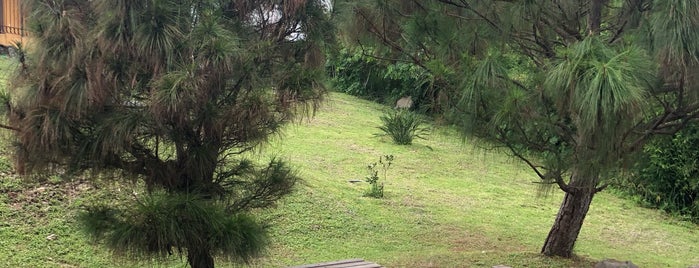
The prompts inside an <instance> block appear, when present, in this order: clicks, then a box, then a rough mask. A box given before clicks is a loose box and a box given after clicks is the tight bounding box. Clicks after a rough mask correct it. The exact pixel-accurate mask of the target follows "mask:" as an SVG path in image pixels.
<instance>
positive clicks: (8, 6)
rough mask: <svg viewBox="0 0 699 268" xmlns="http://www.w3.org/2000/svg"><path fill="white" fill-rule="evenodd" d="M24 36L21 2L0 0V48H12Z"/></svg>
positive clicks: (19, 0) (20, 0)
mask: <svg viewBox="0 0 699 268" xmlns="http://www.w3.org/2000/svg"><path fill="white" fill-rule="evenodd" d="M26 35H27V33H26V31H25V30H24V15H23V12H22V0H0V46H5V47H11V46H14V44H15V42H18V41H21V40H22V38H23V37H25V36H26Z"/></svg>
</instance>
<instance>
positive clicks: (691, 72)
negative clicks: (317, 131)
mask: <svg viewBox="0 0 699 268" xmlns="http://www.w3.org/2000/svg"><path fill="white" fill-rule="evenodd" d="M347 4H348V5H350V7H351V8H350V9H349V10H351V11H352V12H351V13H350V14H349V16H348V17H351V18H354V20H353V21H352V22H351V23H347V24H348V25H350V26H349V27H347V28H346V31H345V33H346V36H349V37H351V38H348V40H351V42H350V43H354V45H360V47H363V46H376V47H378V48H380V49H375V50H374V51H381V50H383V53H381V54H373V55H374V56H377V57H378V58H382V59H386V58H388V59H391V60H393V61H409V62H412V63H413V64H415V65H417V66H421V67H423V68H424V69H425V70H427V71H429V72H430V73H431V76H432V77H434V78H433V79H434V80H435V81H434V83H433V84H435V85H439V87H438V88H436V89H435V90H438V91H442V92H446V94H444V95H447V96H451V97H450V98H449V101H450V102H448V103H447V104H448V105H449V107H450V109H448V110H449V111H448V112H446V113H445V115H447V116H450V117H451V119H452V122H455V123H457V124H459V125H460V126H461V127H462V129H463V130H464V132H465V133H467V134H471V135H476V136H479V137H483V138H485V139H489V140H491V141H494V142H495V144H497V145H498V146H504V147H505V148H507V149H508V150H509V152H510V153H511V154H512V155H513V156H514V157H516V158H519V159H521V160H522V161H524V162H525V163H526V164H527V165H528V166H529V167H531V169H532V170H533V171H534V172H535V173H536V174H537V175H538V176H539V177H540V178H541V179H542V181H543V183H546V184H547V185H555V186H558V188H560V189H561V190H562V191H564V192H565V198H564V200H563V203H562V204H561V207H560V210H559V213H558V215H557V217H556V219H555V222H554V223H553V227H552V228H551V231H550V232H549V235H548V237H547V239H546V241H545V243H544V246H543V248H542V253H543V254H546V255H555V256H564V257H570V256H571V255H572V252H573V248H574V245H575V241H576V240H577V237H578V234H579V232H580V229H581V227H582V224H583V221H584V219H585V216H586V215H587V212H588V209H589V207H590V204H591V202H592V199H593V197H594V195H595V194H596V193H598V192H599V191H602V190H603V189H604V188H605V187H606V185H607V184H606V181H607V179H609V178H610V177H611V176H613V174H614V173H615V172H617V171H619V170H620V169H621V168H623V167H624V166H628V165H627V164H626V162H627V161H630V160H631V159H632V157H631V156H632V155H633V153H635V152H637V151H638V149H640V148H641V146H642V144H643V143H644V142H645V141H647V140H648V138H649V137H651V136H653V135H659V134H669V133H674V132H676V131H678V130H679V129H682V128H683V127H684V126H686V125H687V123H688V122H690V121H694V120H696V119H697V118H698V117H699V83H697V82H698V81H697V77H699V75H698V74H699V73H697V70H699V69H697V68H696V67H697V65H698V64H699V61H698V59H699V3H697V1H693V0H668V1H650V0H628V1H621V0H575V1H546V0H527V1H469V0H458V1H453V0H432V1H417V0H415V1H390V0H389V1H385V0H384V1H362V2H354V3H347ZM436 100H438V99H436Z"/></svg>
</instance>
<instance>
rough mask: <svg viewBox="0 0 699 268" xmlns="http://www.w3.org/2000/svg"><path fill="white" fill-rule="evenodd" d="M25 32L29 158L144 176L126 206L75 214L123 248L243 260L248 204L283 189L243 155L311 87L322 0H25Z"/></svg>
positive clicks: (295, 109)
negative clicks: (141, 192) (140, 192)
mask: <svg viewBox="0 0 699 268" xmlns="http://www.w3.org/2000/svg"><path fill="white" fill-rule="evenodd" d="M28 10H30V11H31V15H30V16H29V18H28V22H29V23H30V24H31V29H30V30H31V33H32V38H31V39H32V40H31V43H30V47H29V49H27V51H24V53H25V55H26V58H25V60H24V61H23V62H22V67H21V68H20V70H19V71H18V74H17V78H16V79H15V82H14V83H13V84H12V86H11V89H10V95H11V98H10V101H9V103H8V105H9V106H10V111H9V114H8V118H9V123H10V124H11V126H12V127H13V128H15V129H16V131H15V132H14V134H15V138H16V144H17V159H18V163H19V164H20V166H24V167H26V170H27V171H28V172H54V171H65V172H67V173H77V174H79V173H81V172H82V173H84V172H88V173H85V174H86V175H100V176H102V177H107V178H111V179H114V180H136V181H142V182H143V185H145V187H146V188H147V193H148V194H147V195H146V196H143V197H139V198H138V199H137V200H134V204H133V205H129V206H119V207H115V206H106V207H105V206H102V207H92V208H90V209H89V210H88V211H87V212H86V213H84V214H83V216H82V219H83V220H84V223H85V224H86V226H87V227H88V229H89V230H91V231H92V233H93V234H94V235H95V236H97V237H99V238H103V240H104V241H105V242H106V244H107V245H109V246H111V247H112V248H113V249H114V250H115V251H117V252H121V253H124V254H127V255H128V256H131V257H141V256H143V257H147V258H152V257H153V256H156V257H158V256H160V257H164V256H168V255H170V254H173V253H174V252H177V253H179V254H181V255H184V256H186V257H187V260H188V262H189V264H190V266H191V267H197V268H198V267H213V266H214V259H213V257H214V256H215V255H219V256H223V257H228V258H231V259H238V260H247V259H249V258H250V257H252V256H254V255H256V254H257V253H259V252H260V251H261V249H262V248H263V246H264V241H265V239H264V238H265V236H264V229H263V228H262V227H263V226H262V225H261V224H260V223H258V222H256V221H255V220H254V219H253V218H252V217H250V216H249V214H248V212H249V211H250V210H251V209H254V208H264V207H268V206H270V205H272V204H273V203H274V202H275V201H276V200H278V199H279V198H281V197H282V196H284V195H286V194H288V193H289V192H290V191H291V189H292V187H293V185H294V183H295V182H296V180H297V176H296V175H295V174H294V172H293V171H292V169H291V168H290V167H289V166H288V165H287V164H285V163H284V162H282V161H280V160H273V161H271V162H270V163H269V164H266V165H263V166H256V165H254V164H253V163H252V162H251V161H249V160H246V159H245V158H243V157H242V156H241V155H242V154H243V153H245V152H247V151H250V150H251V149H254V148H256V147H257V146H258V145H260V144H261V143H263V142H265V141H266V139H267V138H268V137H270V136H271V135H275V134H277V133H279V131H280V128H281V127H282V126H283V125H284V124H285V123H288V122H290V120H293V119H294V118H295V117H296V116H301V115H303V114H307V113H308V112H309V111H312V110H313V109H314V108H315V107H316V106H317V105H318V103H319V100H321V98H322V96H323V88H322V86H321V84H320V83H319V82H318V81H320V80H319V79H320V78H321V77H322V74H323V69H322V67H323V63H324V60H323V49H324V46H325V45H326V44H328V41H331V38H332V36H333V34H332V31H331V30H332V28H331V27H330V26H331V24H330V23H329V13H328V11H329V10H328V7H326V6H324V3H323V2H322V1H314V0H294V1H281V0H276V1H275V0H246V1H238V0H226V1H219V0H137V1H136V0H34V1H31V3H29V4H28Z"/></svg>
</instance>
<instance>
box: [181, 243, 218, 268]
mask: <svg viewBox="0 0 699 268" xmlns="http://www.w3.org/2000/svg"><path fill="white" fill-rule="evenodd" d="M187 262H188V263H189V266H190V267H192V268H214V257H213V256H211V253H209V251H208V250H206V249H202V248H196V247H190V248H187Z"/></svg>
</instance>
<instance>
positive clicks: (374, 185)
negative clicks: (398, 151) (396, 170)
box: [364, 155, 394, 198]
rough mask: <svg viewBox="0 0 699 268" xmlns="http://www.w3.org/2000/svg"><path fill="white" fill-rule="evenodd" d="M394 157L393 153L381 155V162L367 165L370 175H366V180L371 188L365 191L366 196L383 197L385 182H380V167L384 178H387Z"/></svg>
mask: <svg viewBox="0 0 699 268" xmlns="http://www.w3.org/2000/svg"><path fill="white" fill-rule="evenodd" d="M393 158H394V157H393V155H384V156H381V157H379V162H374V163H371V164H369V165H368V166H367V171H369V175H367V176H366V178H365V181H366V182H368V183H369V190H367V192H366V193H364V196H367V197H373V198H383V182H381V183H380V182H379V179H380V178H379V168H381V170H382V171H383V178H384V180H385V179H386V174H387V173H388V168H390V167H391V164H392V163H393Z"/></svg>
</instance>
